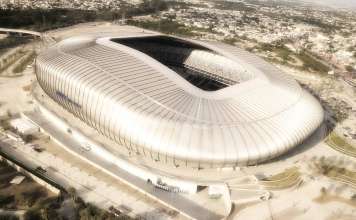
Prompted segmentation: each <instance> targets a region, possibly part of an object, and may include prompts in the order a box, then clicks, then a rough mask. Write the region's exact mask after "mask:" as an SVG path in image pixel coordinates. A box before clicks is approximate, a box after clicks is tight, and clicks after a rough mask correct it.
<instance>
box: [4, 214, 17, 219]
mask: <svg viewBox="0 0 356 220" xmlns="http://www.w3.org/2000/svg"><path fill="white" fill-rule="evenodd" d="M19 219H20V218H19V217H17V216H16V215H13V214H0V220H19Z"/></svg>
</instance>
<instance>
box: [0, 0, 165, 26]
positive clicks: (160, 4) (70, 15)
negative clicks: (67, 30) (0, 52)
mask: <svg viewBox="0 0 356 220" xmlns="http://www.w3.org/2000/svg"><path fill="white" fill-rule="evenodd" d="M169 4H170V2H166V1H163V0H144V1H143V2H142V3H141V4H139V5H137V6H131V5H128V4H127V5H124V3H123V5H122V8H121V9H120V10H109V9H102V10H97V11H94V10H93V11H90V10H77V9H59V8H57V9H24V10H22V9H14V10H8V9H0V14H1V17H0V27H7V28H27V29H33V30H37V31H46V30H50V29H55V28H61V27H66V26H71V25H74V24H78V23H82V22H92V21H113V20H117V19H120V18H121V17H122V15H123V14H125V16H126V17H131V16H136V15H146V14H152V13H156V12H158V11H162V10H166V9H167V8H168V6H169Z"/></svg>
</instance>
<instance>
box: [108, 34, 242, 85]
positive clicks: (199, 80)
mask: <svg viewBox="0 0 356 220" xmlns="http://www.w3.org/2000/svg"><path fill="white" fill-rule="evenodd" d="M112 41H114V42H116V43H120V44H123V45H125V46H128V47H131V48H133V49H136V50H138V51H141V52H143V53H145V54H147V55H148V56H150V57H152V58H154V59H156V60H157V61H159V62H160V63H162V64H164V65H166V66H167V67H169V68H170V69H172V70H173V71H175V72H176V73H177V74H179V75H180V76H182V77H183V78H184V79H186V80H187V81H188V82H190V83H191V84H193V85H194V86H196V87H198V88H200V89H203V90H206V91H217V90H219V89H222V88H225V87H228V86H230V85H234V84H236V83H238V82H237V81H236V80H233V79H231V78H229V77H226V75H227V74H226V71H232V70H231V69H224V65H225V63H224V62H223V60H222V56H221V55H218V54H216V53H214V52H213V51H211V50H209V49H208V48H205V47H203V46H200V45H197V44H193V43H191V42H188V41H184V40H181V39H177V38H173V37H169V36H150V37H135V38H124V39H112ZM216 58H218V59H216ZM225 59H226V60H227V58H225ZM230 62H231V61H230ZM224 72H225V73H224Z"/></svg>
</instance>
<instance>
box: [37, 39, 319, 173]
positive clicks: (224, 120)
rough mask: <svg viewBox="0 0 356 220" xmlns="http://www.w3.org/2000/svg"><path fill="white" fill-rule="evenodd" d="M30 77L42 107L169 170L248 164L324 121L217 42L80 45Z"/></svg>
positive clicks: (278, 80) (286, 87)
mask: <svg viewBox="0 0 356 220" xmlns="http://www.w3.org/2000/svg"><path fill="white" fill-rule="evenodd" d="M36 74H37V79H38V82H39V83H40V85H41V87H42V88H43V90H44V91H45V92H46V93H47V94H48V95H49V96H50V97H52V98H53V99H54V100H55V101H56V102H58V103H60V104H61V105H62V106H63V107H64V108H65V109H67V110H68V111H70V112H71V113H73V114H74V115H75V116H77V117H79V118H80V119H82V120H83V121H85V122H86V123H87V124H88V125H90V126H92V127H93V128H95V129H97V130H98V131H99V132H100V133H102V134H104V135H105V136H106V137H108V138H110V139H112V140H114V141H116V142H117V143H118V144H119V145H122V146H125V147H126V148H127V149H128V150H129V151H134V152H136V153H139V154H141V155H142V156H144V157H150V158H152V159H153V160H155V161H160V162H163V163H173V164H175V165H176V166H189V167H226V166H241V165H247V164H256V163H259V162H262V161H265V160H267V159H270V158H273V157H276V156H278V155H280V154H282V153H284V152H286V151H288V150H289V149H291V148H292V147H295V146H296V145H298V144H299V143H301V142H302V141H303V140H304V139H305V138H307V137H308V136H309V135H311V133H313V131H314V130H315V129H316V128H317V127H318V126H319V125H320V123H321V122H322V120H323V110H322V108H321V106H320V104H319V103H318V101H317V100H316V99H315V98H314V97H312V96H311V95H310V94H309V93H307V92H306V91H305V90H303V89H302V88H301V87H300V86H299V85H298V83H297V82H296V81H295V80H294V79H292V78H291V77H290V76H288V75H287V74H285V73H283V72H281V71H280V70H279V69H277V68H275V67H274V66H272V65H270V64H268V63H267V62H265V61H263V60H262V59H260V58H258V57H256V56H254V55H252V54H250V53H248V52H246V51H244V50H241V49H239V48H237V47H233V46H229V45H226V44H223V43H218V42H201V41H195V40H186V39H179V38H174V37H169V36H164V35H147V34H141V35H140V34H137V35H135V36H125V37H122V36H105V37H99V36H79V37H74V38H69V39H66V40H64V41H62V42H60V43H58V44H56V45H55V46H53V47H52V48H50V49H48V50H47V51H46V52H45V53H43V54H42V55H40V56H39V57H38V58H37V61H36Z"/></svg>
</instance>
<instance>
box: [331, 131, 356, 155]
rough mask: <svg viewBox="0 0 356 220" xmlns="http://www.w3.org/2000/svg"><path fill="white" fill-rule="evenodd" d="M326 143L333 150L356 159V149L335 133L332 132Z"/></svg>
mask: <svg viewBox="0 0 356 220" xmlns="http://www.w3.org/2000/svg"><path fill="white" fill-rule="evenodd" d="M326 143H327V144H328V145H329V146H330V147H332V148H333V149H335V150H337V151H340V152H341V153H343V154H346V155H349V156H351V157H356V147H355V146H352V145H351V144H350V143H348V142H346V141H345V140H344V139H343V138H342V137H340V136H339V135H338V134H336V133H335V132H331V133H330V134H329V136H328V138H327V140H326Z"/></svg>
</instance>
